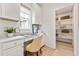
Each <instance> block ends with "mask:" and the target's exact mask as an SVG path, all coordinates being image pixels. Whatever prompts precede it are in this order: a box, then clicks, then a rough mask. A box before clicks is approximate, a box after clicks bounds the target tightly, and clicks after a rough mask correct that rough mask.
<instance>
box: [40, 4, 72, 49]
mask: <svg viewBox="0 0 79 59" xmlns="http://www.w3.org/2000/svg"><path fill="white" fill-rule="evenodd" d="M68 5H71V4H63V3H58V4H57V3H48V4H46V3H45V4H43V6H42V11H43V20H42V21H41V22H42V25H43V31H44V32H45V33H46V34H47V36H45V43H46V45H47V46H49V47H51V48H56V44H55V43H56V41H55V38H56V37H55V35H56V34H55V10H54V9H55V8H60V7H63V6H68Z"/></svg>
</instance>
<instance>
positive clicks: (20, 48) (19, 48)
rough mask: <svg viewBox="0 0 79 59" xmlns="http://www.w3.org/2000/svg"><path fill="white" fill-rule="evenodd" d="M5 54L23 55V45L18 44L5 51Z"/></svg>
mask: <svg viewBox="0 0 79 59" xmlns="http://www.w3.org/2000/svg"><path fill="white" fill-rule="evenodd" d="M3 56H23V46H16V47H14V48H10V49H8V50H5V51H3Z"/></svg>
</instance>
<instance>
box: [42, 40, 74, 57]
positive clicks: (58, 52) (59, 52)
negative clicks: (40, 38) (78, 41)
mask: <svg viewBox="0 0 79 59" xmlns="http://www.w3.org/2000/svg"><path fill="white" fill-rule="evenodd" d="M42 51H43V53H42V56H73V47H72V44H69V43H64V42H59V41H57V48H56V49H52V48H49V47H47V46H45V47H43V49H42Z"/></svg>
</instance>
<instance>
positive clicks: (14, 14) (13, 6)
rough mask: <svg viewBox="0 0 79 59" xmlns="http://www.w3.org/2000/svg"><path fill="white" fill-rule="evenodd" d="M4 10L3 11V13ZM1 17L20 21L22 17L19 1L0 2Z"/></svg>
mask: <svg viewBox="0 0 79 59" xmlns="http://www.w3.org/2000/svg"><path fill="white" fill-rule="evenodd" d="M1 12H2V13H1ZM0 13H1V14H0V17H1V18H4V19H12V20H16V21H18V20H19V18H20V4H19V3H2V4H0Z"/></svg>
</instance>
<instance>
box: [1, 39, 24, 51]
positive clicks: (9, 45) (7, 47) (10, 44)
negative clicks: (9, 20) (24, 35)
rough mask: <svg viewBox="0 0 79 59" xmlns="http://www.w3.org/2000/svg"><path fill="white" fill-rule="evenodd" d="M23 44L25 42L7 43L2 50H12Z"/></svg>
mask: <svg viewBox="0 0 79 59" xmlns="http://www.w3.org/2000/svg"><path fill="white" fill-rule="evenodd" d="M22 44H23V40H17V41H10V42H5V43H3V44H2V49H3V50H6V49H10V48H13V47H16V46H18V45H22Z"/></svg>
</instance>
